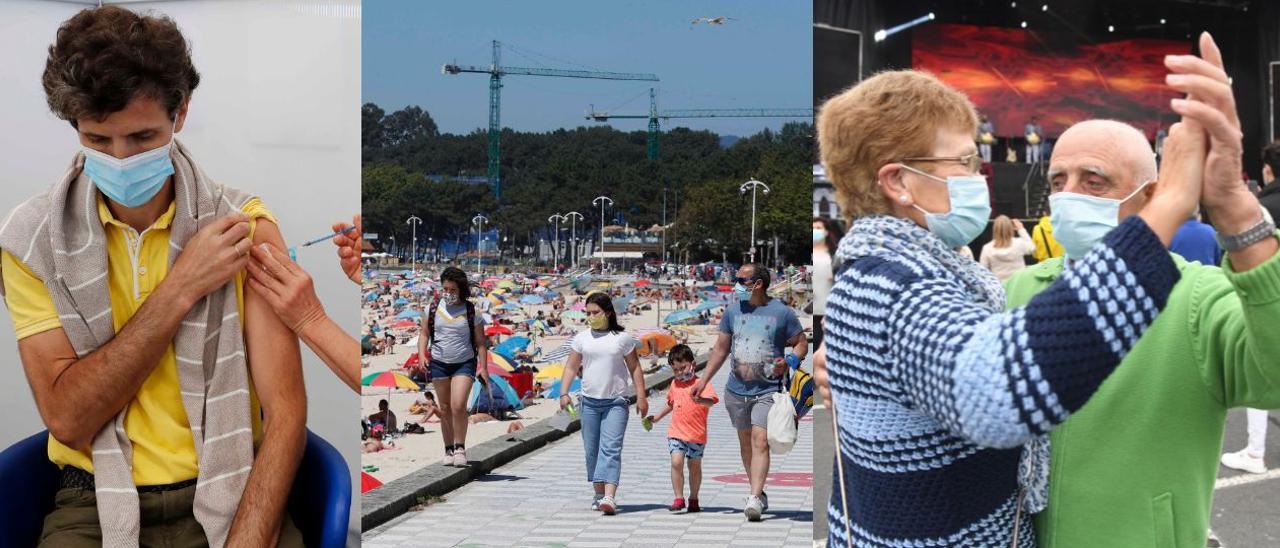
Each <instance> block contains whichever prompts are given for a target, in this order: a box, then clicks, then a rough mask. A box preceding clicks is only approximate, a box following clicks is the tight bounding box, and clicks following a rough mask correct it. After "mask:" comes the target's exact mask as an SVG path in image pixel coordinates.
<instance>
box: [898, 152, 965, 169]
mask: <svg viewBox="0 0 1280 548" xmlns="http://www.w3.org/2000/svg"><path fill="white" fill-rule="evenodd" d="M901 161H903V162H943V163H950V164H960V165H963V166H964V168H965V169H967V170H969V173H977V172H978V170H979V169H982V156H980V155H978V153H977V152H975V153H973V154H969V155H966V156H913V157H911V158H903V159H902V160H901Z"/></svg>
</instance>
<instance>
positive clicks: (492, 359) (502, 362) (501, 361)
mask: <svg viewBox="0 0 1280 548" xmlns="http://www.w3.org/2000/svg"><path fill="white" fill-rule="evenodd" d="M495 365H496V366H497V367H498V368H500V369H502V370H503V371H506V372H508V373H510V372H512V371H515V370H516V366H515V360H511V359H508V358H507V357H506V356H503V355H501V354H495V353H494V352H493V351H492V350H490V351H489V370H490V371H492V370H493V367H494V366H495Z"/></svg>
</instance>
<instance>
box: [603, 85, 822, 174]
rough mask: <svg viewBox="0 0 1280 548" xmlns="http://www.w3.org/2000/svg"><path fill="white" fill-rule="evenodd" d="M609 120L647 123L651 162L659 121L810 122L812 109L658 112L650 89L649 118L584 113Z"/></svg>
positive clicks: (656, 101) (631, 115)
mask: <svg viewBox="0 0 1280 548" xmlns="http://www.w3.org/2000/svg"><path fill="white" fill-rule="evenodd" d="M610 118H631V119H643V118H647V119H648V120H649V138H648V153H649V154H648V156H649V159H650V160H657V159H658V148H659V145H658V136H659V135H661V134H662V126H661V124H659V123H658V120H659V119H666V120H669V119H671V118H813V108H812V107H805V108H695V109H670V110H662V111H659V110H658V95H657V92H655V91H654V90H653V88H649V113H648V114H610V113H608V112H600V111H597V110H596V109H595V105H592V106H591V110H590V111H589V112H587V119H588V120H595V121H597V122H608V121H609V119H610Z"/></svg>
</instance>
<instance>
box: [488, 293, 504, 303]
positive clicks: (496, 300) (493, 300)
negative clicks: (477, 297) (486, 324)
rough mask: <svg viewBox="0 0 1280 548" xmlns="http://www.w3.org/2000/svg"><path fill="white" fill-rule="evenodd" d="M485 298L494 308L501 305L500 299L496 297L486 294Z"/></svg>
mask: <svg viewBox="0 0 1280 548" xmlns="http://www.w3.org/2000/svg"><path fill="white" fill-rule="evenodd" d="M485 298H486V299H489V302H490V303H492V304H493V305H494V306H498V305H500V304H502V297H499V296H498V295H494V294H493V293H490V294H488V295H487V296H485Z"/></svg>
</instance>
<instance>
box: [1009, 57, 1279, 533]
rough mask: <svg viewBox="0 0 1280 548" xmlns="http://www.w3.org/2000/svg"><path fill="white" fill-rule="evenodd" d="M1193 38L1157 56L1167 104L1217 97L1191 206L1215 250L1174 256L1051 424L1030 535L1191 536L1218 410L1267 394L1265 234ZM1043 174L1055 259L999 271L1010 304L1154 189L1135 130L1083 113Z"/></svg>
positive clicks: (1226, 104)
mask: <svg viewBox="0 0 1280 548" xmlns="http://www.w3.org/2000/svg"><path fill="white" fill-rule="evenodd" d="M1200 51H1201V52H1202V54H1203V56H1204V58H1203V59H1201V58H1197V57H1193V56H1171V57H1170V58H1168V59H1167V60H1166V65H1168V67H1169V68H1170V70H1171V72H1172V73H1173V74H1171V75H1170V76H1171V78H1169V80H1168V83H1169V85H1170V86H1171V87H1173V88H1174V89H1177V90H1179V91H1181V92H1185V93H1191V94H1193V95H1194V96H1195V97H1197V98H1198V99H1200V101H1203V102H1195V103H1194V104H1193V103H1192V102H1185V101H1181V100H1177V99H1175V100H1174V101H1173V103H1172V106H1173V110H1174V111H1175V112H1177V113H1178V114H1181V115H1184V116H1186V115H1188V114H1189V111H1188V109H1190V108H1205V109H1211V110H1216V111H1218V112H1216V113H1211V114H1212V116H1210V118H1212V119H1213V120H1214V122H1213V123H1207V124H1206V125H1205V130H1206V131H1207V132H1208V134H1209V137H1210V149H1209V154H1208V157H1207V158H1206V161H1205V181H1204V190H1203V196H1202V198H1201V207H1202V208H1203V210H1204V211H1205V212H1207V213H1208V215H1209V217H1210V219H1212V221H1213V223H1214V225H1215V227H1216V228H1217V230H1218V233H1219V238H1220V243H1221V244H1222V247H1223V248H1224V249H1225V250H1226V251H1227V254H1226V256H1225V257H1224V258H1223V260H1222V266H1221V268H1219V267H1218V266H1214V265H1202V264H1200V263H1196V262H1192V263H1188V262H1186V261H1183V260H1182V259H1181V258H1180V257H1178V256H1176V255H1175V256H1174V257H1173V259H1174V262H1175V263H1176V264H1177V266H1178V268H1179V269H1180V270H1181V272H1182V278H1181V280H1180V281H1179V282H1178V284H1177V285H1176V286H1174V289H1173V292H1172V293H1171V294H1170V295H1169V302H1168V305H1167V306H1166V308H1165V310H1164V313H1162V314H1161V315H1160V317H1159V318H1157V319H1156V321H1155V323H1154V324H1152V325H1151V327H1150V328H1149V329H1148V330H1147V332H1146V334H1145V335H1143V337H1142V338H1141V339H1140V340H1139V341H1138V344H1137V345H1136V346H1134V347H1133V349H1132V350H1131V351H1130V352H1129V354H1128V355H1127V356H1125V358H1124V360H1123V361H1122V362H1121V364H1120V366H1119V367H1118V368H1117V369H1116V370H1115V372H1114V373H1113V374H1112V375H1111V376H1110V377H1109V378H1108V379H1107V380H1106V381H1105V382H1104V383H1103V384H1102V386H1101V387H1100V388H1099V389H1098V391H1097V392H1096V393H1095V394H1094V396H1093V398H1092V399H1090V400H1089V402H1088V403H1087V404H1086V405H1085V406H1084V407H1083V408H1081V409H1080V411H1078V412H1077V413H1076V414H1075V415H1073V416H1072V417H1071V418H1070V419H1068V420H1067V421H1066V422H1065V423H1063V425H1062V426H1060V427H1059V428H1058V429H1057V430H1054V431H1053V433H1052V435H1051V450H1052V461H1051V465H1050V478H1049V501H1048V507H1047V508H1046V509H1045V511H1043V512H1041V513H1040V514H1038V515H1037V516H1036V533H1037V537H1038V539H1039V542H1040V546H1041V547H1042V548H1043V547H1047V548H1064V547H1077V546H1089V547H1108V546H1116V547H1122V546H1123V547H1129V546H1159V547H1161V548H1165V547H1184V548H1193V547H1194V548H1202V547H1203V546H1205V541H1206V538H1205V537H1206V535H1207V530H1208V527H1209V515H1210V508H1211V507H1212V504H1213V485H1214V479H1215V477H1216V475H1217V471H1218V454H1219V453H1220V451H1221V446H1222V432H1223V426H1224V423H1225V421H1226V416H1227V410H1228V409H1229V408H1232V407H1240V406H1249V407H1257V408H1277V407H1280V336H1276V334H1275V327H1276V326H1277V325H1280V259H1277V258H1276V257H1275V255H1276V251H1277V249H1278V248H1280V245H1278V243H1277V236H1280V233H1277V232H1276V230H1275V225H1274V223H1272V222H1271V218H1270V216H1269V215H1266V213H1265V210H1264V209H1263V208H1262V207H1261V206H1260V205H1259V204H1258V202H1257V199H1256V198H1254V196H1253V195H1252V194H1250V193H1249V192H1248V190H1247V189H1246V188H1245V186H1244V185H1243V184H1241V183H1240V171H1241V170H1240V165H1241V150H1242V145H1241V133H1240V129H1239V128H1240V122H1239V119H1238V118H1237V116H1236V109H1235V103H1234V100H1233V99H1232V96H1231V88H1230V84H1229V83H1228V80H1227V77H1226V74H1225V73H1224V72H1223V70H1222V61H1221V56H1220V54H1219V53H1218V49H1217V47H1216V46H1215V45H1214V44H1213V41H1212V39H1211V38H1209V36H1208V35H1207V34H1205V35H1202V36H1201V37H1200ZM1200 114H1202V115H1203V114H1204V113H1203V112H1201V113H1200ZM1049 177H1050V185H1051V187H1052V189H1053V192H1054V194H1053V195H1052V196H1051V198H1050V207H1051V209H1052V210H1053V217H1052V220H1053V223H1054V225H1055V226H1054V235H1055V236H1056V237H1057V238H1058V239H1059V241H1061V242H1062V244H1063V247H1064V248H1065V249H1066V255H1067V256H1066V260H1065V263H1066V264H1065V266H1064V260H1063V259H1061V258H1056V259H1050V260H1047V261H1045V262H1042V263H1040V264H1038V265H1035V266H1033V267H1030V268H1027V269H1026V270H1023V271H1022V272H1020V273H1018V274H1017V275H1016V276H1015V277H1013V278H1011V279H1009V281H1008V282H1007V284H1006V289H1007V292H1008V306H1009V307H1017V306H1021V305H1023V304H1025V303H1026V302H1027V301H1028V300H1030V299H1031V298H1032V297H1033V296H1034V295H1036V294H1037V293H1038V292H1040V291H1041V290H1043V289H1045V288H1047V287H1048V286H1049V284H1051V283H1052V282H1053V281H1054V280H1055V279H1056V278H1058V276H1060V275H1061V274H1062V271H1063V269H1064V268H1071V259H1072V258H1073V257H1082V256H1083V255H1084V254H1085V252H1087V251H1088V250H1089V249H1090V248H1091V247H1092V246H1093V244H1094V243H1095V242H1096V241H1098V240H1099V239H1101V238H1102V236H1103V234H1105V233H1106V231H1107V230H1108V227H1109V226H1114V225H1115V224H1116V223H1117V222H1118V221H1119V220H1120V219H1122V218H1124V217H1126V216H1129V215H1131V214H1134V213H1136V212H1137V211H1138V210H1140V209H1141V208H1142V206H1143V205H1144V204H1145V203H1146V201H1147V198H1148V197H1149V196H1150V195H1151V193H1152V191H1153V190H1154V188H1153V187H1154V185H1155V184H1156V183H1155V182H1154V181H1155V179H1156V166H1155V160H1154V157H1153V154H1152V150H1151V148H1150V146H1149V145H1148V144H1147V140H1146V138H1145V136H1143V135H1142V133H1141V132H1139V131H1138V130H1136V129H1134V128H1133V127H1131V126H1128V125H1125V124H1122V123H1120V122H1113V121H1105V120H1092V121H1087V122H1082V123H1080V124H1077V125H1075V126H1073V127H1071V128H1070V129H1068V130H1067V131H1066V132H1065V133H1063V134H1062V138H1061V139H1060V140H1059V141H1058V146H1057V147H1055V148H1054V150H1053V158H1052V159H1051V161H1050V164H1049ZM1093 284H1094V285H1102V286H1114V282H1109V281H1108V280H1096V281H1094V282H1093ZM1116 312H1117V311H1114V310H1098V311H1096V314H1099V315H1101V314H1115V313H1116Z"/></svg>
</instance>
